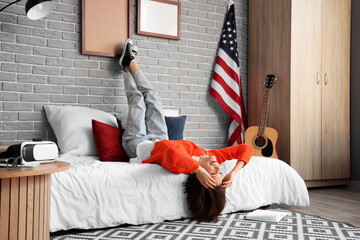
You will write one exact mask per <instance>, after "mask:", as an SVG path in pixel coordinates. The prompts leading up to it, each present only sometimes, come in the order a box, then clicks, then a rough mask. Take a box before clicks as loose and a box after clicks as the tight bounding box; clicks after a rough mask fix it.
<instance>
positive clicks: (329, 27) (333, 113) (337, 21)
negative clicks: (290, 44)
mask: <svg viewBox="0 0 360 240" xmlns="http://www.w3.org/2000/svg"><path fill="white" fill-rule="evenodd" d="M322 7H323V28H322V29H323V36H322V73H323V75H322V83H321V84H322V179H340V178H349V176H350V126H349V125H350V122H349V119H350V89H349V86H350V16H351V14H350V10H351V1H350V0H341V1H339V0H323V6H322Z"/></svg>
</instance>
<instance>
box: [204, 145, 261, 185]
mask: <svg viewBox="0 0 360 240" xmlns="http://www.w3.org/2000/svg"><path fill="white" fill-rule="evenodd" d="M209 152H211V153H212V154H214V155H215V156H216V159H217V160H218V162H219V163H222V162H225V161H226V160H231V159H237V160H238V161H237V163H236V165H235V167H234V168H233V169H232V170H231V172H229V173H228V174H227V175H226V176H225V177H224V179H223V183H222V187H224V188H228V187H230V186H231V184H232V182H233V180H234V177H235V175H236V174H237V173H238V172H239V170H240V169H241V168H243V167H244V166H245V165H246V164H247V163H248V162H249V160H250V158H251V157H252V156H253V154H254V148H253V147H252V146H250V145H247V144H241V145H236V146H231V147H227V148H223V149H220V150H211V151H209Z"/></svg>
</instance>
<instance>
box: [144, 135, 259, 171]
mask: <svg viewBox="0 0 360 240" xmlns="http://www.w3.org/2000/svg"><path fill="white" fill-rule="evenodd" d="M203 154H208V155H209V156H212V155H214V156H215V157H216V160H217V162H218V163H223V162H225V161H226V160H232V159H237V160H238V161H244V162H245V164H247V163H248V162H249V160H250V158H251V157H252V155H253V154H254V148H253V147H251V146H250V145H246V144H243V145H236V146H232V147H227V148H223V149H220V150H209V151H206V150H204V149H202V148H201V147H199V146H197V145H196V144H195V143H193V142H190V141H187V140H162V141H159V142H156V143H155V146H154V149H153V150H152V151H151V157H150V158H149V159H145V160H144V161H142V163H157V164H159V165H161V166H162V167H163V168H165V169H167V170H169V171H170V172H173V173H176V174H180V173H187V174H189V173H190V172H193V171H195V170H196V169H197V168H198V167H199V162H198V161H196V160H195V159H193V158H192V156H197V157H198V156H201V155H203Z"/></svg>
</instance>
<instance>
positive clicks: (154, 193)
mask: <svg viewBox="0 0 360 240" xmlns="http://www.w3.org/2000/svg"><path fill="white" fill-rule="evenodd" d="M45 111H46V115H47V117H48V120H49V123H50V125H51V126H52V128H53V130H54V133H55V135H56V138H57V142H58V145H59V148H60V150H61V152H62V154H61V155H60V156H59V160H61V161H66V162H69V163H71V168H70V169H69V170H67V171H64V172H59V173H55V174H52V177H51V203H50V231H51V232H55V231H59V230H69V229H92V228H104V227H111V226H117V225H120V224H145V223H155V222H161V221H164V220H174V219H180V218H188V217H190V215H189V212H188V210H187V204H186V201H185V194H184V189H183V183H184V181H185V180H186V178H187V175H185V174H178V175H176V174H173V173H171V172H169V171H167V170H166V169H164V168H162V167H161V166H159V165H156V164H141V163H134V162H136V159H131V161H130V162H129V161H124V162H121V161H103V157H102V156H101V155H100V154H99V156H97V155H96V154H94V149H95V153H96V149H97V148H98V149H99V147H98V145H97V144H96V137H95V135H93V132H92V129H91V128H92V125H91V120H92V119H94V118H95V119H97V120H98V121H101V122H103V123H106V124H110V125H113V127H114V128H117V127H116V126H117V124H118V123H117V122H116V118H115V117H114V116H113V115H111V114H108V113H104V112H102V111H100V110H91V109H87V108H82V107H70V106H66V107H62V106H45ZM120 133H121V132H120ZM109 135H111V134H101V136H102V137H104V136H107V137H109ZM116 136H117V137H118V135H116ZM94 137H95V139H94ZM104 141H105V142H109V141H108V140H103V139H102V142H104ZM110 142H111V141H110ZM106 147H108V144H106ZM111 151H112V150H111ZM111 151H110V150H108V151H105V152H107V153H108V152H111ZM107 157H109V156H107ZM100 159H101V160H100ZM110 160H111V159H110ZM235 163H236V160H229V161H226V162H224V163H223V164H222V167H223V172H224V174H226V173H227V172H229V171H230V170H231V169H232V167H233V166H234V165H235ZM226 199H227V202H226V205H225V208H224V211H223V213H230V212H236V211H240V210H253V209H256V208H259V207H262V206H266V205H270V204H287V205H296V206H307V205H309V196H308V192H307V188H306V186H305V183H304V181H303V180H302V178H301V177H300V176H299V174H298V173H297V172H296V171H295V170H294V169H293V168H291V167H290V166H289V165H287V164H286V163H284V162H283V161H280V160H278V159H272V158H263V157H256V156H254V157H252V158H251V160H250V162H249V163H248V164H247V165H246V166H245V167H244V168H243V169H241V170H240V171H239V173H238V174H237V175H236V178H235V179H234V182H233V184H232V186H231V187H230V188H228V189H227V190H226Z"/></svg>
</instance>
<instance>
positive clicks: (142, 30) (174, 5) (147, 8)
mask: <svg viewBox="0 0 360 240" xmlns="http://www.w3.org/2000/svg"><path fill="white" fill-rule="evenodd" d="M137 3H138V9H137V34H142V35H148V36H154V37H161V38H170V39H176V40H180V15H181V3H178V2H172V1H168V0H138V2H137Z"/></svg>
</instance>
